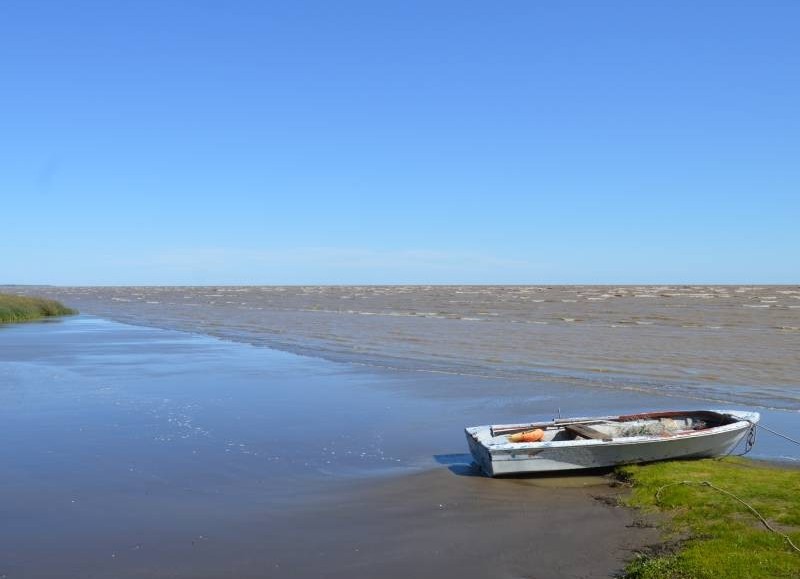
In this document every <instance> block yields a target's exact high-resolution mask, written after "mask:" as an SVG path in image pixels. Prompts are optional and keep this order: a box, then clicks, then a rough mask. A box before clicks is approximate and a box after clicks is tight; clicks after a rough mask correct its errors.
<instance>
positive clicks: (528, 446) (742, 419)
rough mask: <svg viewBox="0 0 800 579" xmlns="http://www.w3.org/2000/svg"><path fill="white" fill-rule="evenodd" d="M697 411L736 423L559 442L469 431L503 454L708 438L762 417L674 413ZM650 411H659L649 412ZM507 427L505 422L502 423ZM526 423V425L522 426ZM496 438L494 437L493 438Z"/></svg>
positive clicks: (488, 428)
mask: <svg viewBox="0 0 800 579" xmlns="http://www.w3.org/2000/svg"><path fill="white" fill-rule="evenodd" d="M697 412H711V413H714V414H719V415H720V416H723V415H725V416H730V417H731V418H734V419H736V420H735V421H734V422H731V423H729V424H721V425H719V426H712V427H711V428H704V429H702V430H694V431H682V432H678V433H675V434H671V435H641V436H627V437H616V438H614V437H612V438H610V439H609V440H597V439H575V440H557V441H546V442H499V443H490V442H488V441H487V440H486V439H485V438H482V437H481V436H479V434H478V433H479V432H480V431H484V432H489V433H491V429H492V428H497V427H499V426H501V425H484V426H472V427H468V428H466V432H467V434H468V435H469V436H471V437H472V438H473V439H474V440H475V442H476V443H477V444H479V445H481V446H483V447H484V448H485V449H486V450H487V451H488V452H489V453H490V454H493V453H495V452H496V453H502V454H506V453H508V452H513V451H526V450H545V449H548V448H569V447H585V446H603V447H605V446H627V445H631V444H649V443H665V442H669V441H675V440H684V439H689V438H699V437H706V436H715V435H718V434H723V433H727V432H733V431H737V430H743V429H745V428H749V427H750V426H751V425H752V424H754V423H756V422H758V420H759V419H760V416H759V414H758V413H757V412H751V411H741V410H724V411H723V410H703V411H685V412H676V413H675V414H679V413H682V414H686V415H689V414H693V413H697ZM649 414H659V413H655V412H654V413H649ZM627 416H641V417H642V419H645V418H644V417H645V416H646V414H641V415H625V417H627ZM620 418H622V417H620V416H602V417H586V418H575V419H564V420H563V421H562V422H564V421H566V420H569V421H575V422H578V421H581V420H583V421H604V420H607V421H614V420H616V421H620V420H619V419H620ZM502 426H506V425H502ZM507 426H509V427H510V426H517V425H507ZM519 426H523V425H519ZM553 426H555V427H559V423H557V422H554V423H553ZM492 438H494V437H492Z"/></svg>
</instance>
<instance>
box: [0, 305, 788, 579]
mask: <svg viewBox="0 0 800 579" xmlns="http://www.w3.org/2000/svg"><path fill="white" fill-rule="evenodd" d="M692 406H697V405H696V403H695V401H694V400H692V399H685V398H672V397H663V396H658V395H655V394H652V393H648V392H644V391H624V390H619V391H618V390H614V389H602V388H594V387H588V386H584V385H579V384H565V383H563V382H553V381H548V380H530V379H508V378H481V377H477V376H472V375H457V374H451V373H431V372H418V371H414V370H387V369H381V368H374V367H370V366H363V365H362V366H357V365H353V364H348V363H340V362H333V361H328V360H324V359H322V358H311V357H305V356H297V355H294V354H291V353H286V352H280V351H276V350H272V349H269V348H264V347H255V346H251V345H248V344H241V343H235V342H230V341H224V340H218V339H214V338H211V337H208V336H204V335H202V334H196V333H183V332H177V331H172V330H162V329H157V328H150V327H140V326H130V325H126V324H121V323H116V322H112V321H107V320H104V319H101V318H97V317H92V316H86V315H81V316H77V317H70V318H64V319H62V320H58V321H50V322H42V323H36V322H34V323H26V324H17V325H9V326H2V327H0V436H1V437H2V439H3V440H4V441H5V442H4V444H3V445H2V446H0V464H2V465H3V477H2V478H0V496H2V497H3V498H4V500H3V502H2V505H0V513H2V517H0V576H2V575H6V576H7V577H9V578H11V577H28V578H34V577H35V578H39V577H41V578H45V577H47V578H49V577H64V578H72V577H75V578H78V577H81V578H82V577H92V576H95V577H116V578H120V579H121V578H123V577H137V578H141V577H154V578H155V577H159V578H161V577H173V578H177V577H186V578H188V577H192V578H199V577H208V578H212V577H214V578H218V577H236V578H237V579H241V578H246V577H253V578H255V577H265V576H268V577H280V576H283V577H303V578H305V577H319V576H327V577H332V578H338V577H352V576H385V577H405V576H407V575H408V574H410V573H413V574H415V576H418V577H441V576H443V575H453V576H459V577H464V578H467V577H476V578H478V577H486V576H490V575H492V574H494V575H497V574H498V573H499V574H500V575H501V576H526V575H529V574H530V572H531V570H532V569H536V570H538V571H540V572H541V573H544V575H546V576H582V577H602V576H609V575H610V574H611V573H612V572H613V571H614V570H615V569H618V568H619V565H621V564H622V561H624V560H625V559H626V558H628V557H630V551H629V550H628V549H633V548H641V546H643V545H645V544H647V543H648V542H652V541H654V540H655V537H654V536H653V535H652V534H643V531H642V530H641V529H638V528H633V527H632V526H630V525H631V522H632V521H631V515H630V513H628V512H627V511H625V510H623V509H611V508H609V507H607V506H603V505H602V504H601V503H599V502H598V501H594V500H592V499H591V497H590V495H591V494H592V493H594V492H597V491H594V490H590V491H586V490H585V489H584V487H586V486H587V485H593V484H595V483H597V482H599V481H598V480H597V479H595V478H592V477H583V476H579V477H574V478H573V477H570V478H568V479H567V480H566V481H565V480H561V479H558V478H546V479H526V480H506V481H497V480H490V479H486V478H484V477H480V476H476V474H477V472H476V470H475V468H474V467H473V466H472V465H471V458H470V457H469V455H468V454H466V442H465V440H464V436H463V427H464V426H465V425H471V424H481V423H491V422H497V423H502V422H506V423H507V422H513V421H517V420H521V419H531V420H541V419H549V418H552V417H553V415H554V413H556V412H557V409H558V408H561V409H563V410H564V411H565V412H567V411H569V412H570V413H571V412H573V411H574V413H576V414H587V413H597V414H613V413H619V412H622V413H625V412H635V411H640V410H642V409H668V408H675V407H684V408H685V407H692ZM764 422H765V423H768V424H770V425H771V426H773V427H774V428H776V429H777V430H780V431H783V432H790V431H791V430H790V429H791V428H796V422H797V413H796V412H789V411H773V410H768V411H765V412H764ZM793 425H794V426H793ZM753 455H754V456H756V457H761V458H779V457H782V456H783V457H786V456H795V457H796V456H797V452H796V449H794V448H792V447H790V446H789V445H788V443H784V442H783V441H781V440H780V439H774V438H769V437H767V436H765V435H762V437H761V440H760V441H759V442H758V444H757V446H756V449H755V450H754V452H753ZM567 487H576V488H567ZM590 488H596V487H590ZM531 520H534V521H538V520H547V521H548V522H555V523H556V524H557V525H559V526H560V528H563V529H569V532H568V533H565V534H563V536H562V535H558V534H545V536H540V537H537V538H536V540H533V539H532V538H531V537H530V535H529V531H530V524H531ZM487 533H488V536H487ZM575 553H580V556H576V555H575ZM490 570H491V571H490ZM498 570H499V571H498Z"/></svg>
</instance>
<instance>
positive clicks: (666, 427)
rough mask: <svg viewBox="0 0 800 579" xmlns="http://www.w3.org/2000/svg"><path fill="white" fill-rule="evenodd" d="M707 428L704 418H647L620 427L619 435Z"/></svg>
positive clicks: (670, 432)
mask: <svg viewBox="0 0 800 579" xmlns="http://www.w3.org/2000/svg"><path fill="white" fill-rule="evenodd" d="M704 428H706V423H705V422H704V421H702V420H697V419H693V418H688V419H686V420H680V421H677V420H673V419H671V418H662V419H661V420H658V421H655V420H647V421H642V422H635V423H633V424H630V425H625V426H623V427H622V428H621V429H620V433H619V435H618V436H620V437H628V436H664V435H670V434H675V433H676V432H679V431H685V430H702V429H704Z"/></svg>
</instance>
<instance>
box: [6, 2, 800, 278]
mask: <svg viewBox="0 0 800 579" xmlns="http://www.w3.org/2000/svg"><path fill="white" fill-rule="evenodd" d="M798 22H800V3H798V2H796V1H794V0H791V1H785V2H775V1H765V2H758V3H754V2H744V1H742V2H735V1H726V2H711V1H708V2H698V1H691V2H688V1H687V2H639V1H629V2H610V1H609V2H598V1H591V2H589V1H587V2H531V1H528V0H525V1H507V2H469V1H464V0H462V1H459V2H446V1H431V0H426V1H421V2H415V1H409V0H406V1H404V2H388V1H387V2H375V1H363V2H351V1H346V0H343V1H341V2H329V1H320V2H301V1H297V2H283V3H272V2H267V1H253V2H249V1H225V2H223V1H216V2H209V1H191V2H189V1H186V2H179V1H176V0H171V1H161V0H159V1H137V2H81V1H72V2H64V1H60V0H59V1H53V2H44V1H37V0H25V1H22V0H20V1H14V0H12V1H8V2H3V3H2V4H0V83H1V84H2V90H0V110H2V114H1V115H0V135H2V138H0V202H1V203H2V205H0V207H2V211H3V214H4V219H3V223H2V226H0V251H1V252H2V255H3V267H2V269H0V283H53V284H223V283H231V284H238V283H255V284H273V283H274V284H281V283H288V284H294V283H300V284H307V283H333V284H336V283H703V282H714V283H748V282H749V283H767V282H773V283H798V282H800V258H798V255H800V241H798V239H799V236H798V229H799V228H798V225H797V223H798V218H800V112H798V111H799V110H800V107H798V103H800V75H798V74H797V71H799V70H800V35H798V34H797V23H798Z"/></svg>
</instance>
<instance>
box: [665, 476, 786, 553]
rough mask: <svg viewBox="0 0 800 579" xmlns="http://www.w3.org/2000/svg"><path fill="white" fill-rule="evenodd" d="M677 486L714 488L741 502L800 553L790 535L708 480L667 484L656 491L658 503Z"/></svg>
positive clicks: (750, 506) (751, 507)
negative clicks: (670, 488)
mask: <svg viewBox="0 0 800 579" xmlns="http://www.w3.org/2000/svg"><path fill="white" fill-rule="evenodd" d="M677 485H687V486H692V485H697V486H706V487H709V488H712V489H714V490H715V491H718V492H721V493H723V494H726V495H728V496H729V497H731V498H732V499H735V500H737V501H739V502H740V503H742V504H743V505H744V506H745V507H747V508H748V509H749V510H750V512H752V513H753V514H754V515H755V516H756V517H758V519H759V520H760V521H761V522H762V523H763V524H764V526H765V527H766V528H767V529H769V530H770V531H772V532H773V533H775V534H777V535H780V536H781V537H783V538H784V540H785V541H786V542H787V543H789V546H790V547H791V548H792V549H794V550H795V551H797V552H798V553H800V548H798V547H797V545H795V544H794V543H793V542H792V539H791V537H789V535H787V534H785V533H781V532H780V531H778V530H777V529H775V528H774V527H773V526H772V525H770V524H769V521H767V519H765V518H764V517H763V516H762V515H761V513H759V512H758V511H757V510H756V509H755V508H754V507H753V506H752V505H750V504H749V503H747V502H745V501H744V500H742V499H741V498H739V497H737V496H736V495H735V494H733V493H732V492H730V491H726V490H725V489H723V488H720V487H718V486H716V485H714V484H712V483H711V482H710V481H707V480H704V481H692V480H682V481H678V482H674V483H669V484H666V485H664V486H662V487H660V488H659V489H658V490H657V491H656V502H660V501H661V492H662V491H663V490H664V489H666V488H669V487H674V486H677Z"/></svg>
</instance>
